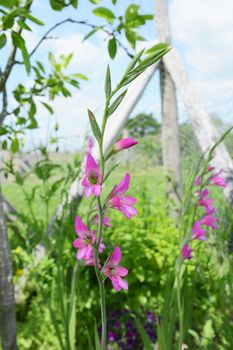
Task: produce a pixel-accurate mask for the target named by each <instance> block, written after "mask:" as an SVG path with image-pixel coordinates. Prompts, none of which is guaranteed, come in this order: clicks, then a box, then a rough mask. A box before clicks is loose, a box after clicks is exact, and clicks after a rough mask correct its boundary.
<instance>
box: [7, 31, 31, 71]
mask: <svg viewBox="0 0 233 350" xmlns="http://www.w3.org/2000/svg"><path fill="white" fill-rule="evenodd" d="M11 37H12V41H13V44H14V45H15V46H17V47H18V48H19V49H20V50H21V53H22V56H23V62H24V65H25V68H26V71H27V73H28V74H29V73H30V70H31V64H30V59H29V55H28V52H27V49H26V46H25V41H24V39H23V38H22V37H21V35H19V34H18V33H17V32H14V31H12V33H11Z"/></svg>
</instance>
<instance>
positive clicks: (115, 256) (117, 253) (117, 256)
mask: <svg viewBox="0 0 233 350" xmlns="http://www.w3.org/2000/svg"><path fill="white" fill-rule="evenodd" d="M120 261H121V249H120V247H115V248H114V250H113V252H112V255H111V256H110V258H109V260H108V262H107V266H109V265H110V266H113V267H115V266H117V265H118V264H119V262H120Z"/></svg>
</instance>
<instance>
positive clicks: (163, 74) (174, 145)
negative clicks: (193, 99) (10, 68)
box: [155, 0, 182, 197]
mask: <svg viewBox="0 0 233 350" xmlns="http://www.w3.org/2000/svg"><path fill="white" fill-rule="evenodd" d="M155 21H156V28H157V35H158V40H159V41H161V42H166V43H168V44H171V31H170V26H169V17H168V9H167V0H155ZM168 55H169V54H168ZM159 71H160V91H161V104H162V150H163V166H164V170H165V173H166V174H167V175H168V176H169V177H170V178H171V179H173V182H174V186H175V188H176V189H175V192H176V193H177V195H178V196H179V197H180V196H181V195H182V176H181V161H180V147H179V125H178V112H177V100H176V88H175V85H174V82H173V80H172V78H171V76H170V74H169V72H168V70H167V68H166V66H165V64H164V61H163V59H162V60H161V62H160V66H159ZM168 192H169V193H171V195H172V197H174V188H173V186H171V182H169V183H168Z"/></svg>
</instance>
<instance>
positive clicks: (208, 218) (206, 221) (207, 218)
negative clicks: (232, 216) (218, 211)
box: [201, 213, 218, 230]
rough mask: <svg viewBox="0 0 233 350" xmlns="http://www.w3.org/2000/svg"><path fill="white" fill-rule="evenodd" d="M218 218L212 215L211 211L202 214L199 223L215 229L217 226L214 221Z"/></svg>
mask: <svg viewBox="0 0 233 350" xmlns="http://www.w3.org/2000/svg"><path fill="white" fill-rule="evenodd" d="M217 220H218V219H217V218H216V217H214V216H212V213H208V214H206V215H204V216H203V218H202V219H201V224H202V225H205V226H208V227H211V228H212V229H214V230H215V229H216V228H217V227H218V226H217V225H216V221H217Z"/></svg>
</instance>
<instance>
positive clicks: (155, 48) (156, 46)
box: [145, 43, 168, 54]
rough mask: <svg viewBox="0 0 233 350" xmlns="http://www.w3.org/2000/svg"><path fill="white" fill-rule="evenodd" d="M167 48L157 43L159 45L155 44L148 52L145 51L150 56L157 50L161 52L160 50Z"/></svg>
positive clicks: (164, 44) (165, 45) (163, 44)
mask: <svg viewBox="0 0 233 350" xmlns="http://www.w3.org/2000/svg"><path fill="white" fill-rule="evenodd" d="M167 48H168V45H167V44H166V43H159V44H156V45H154V46H152V47H150V48H149V49H148V50H146V52H145V53H146V54H152V53H154V52H156V51H158V50H161V49H167Z"/></svg>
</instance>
